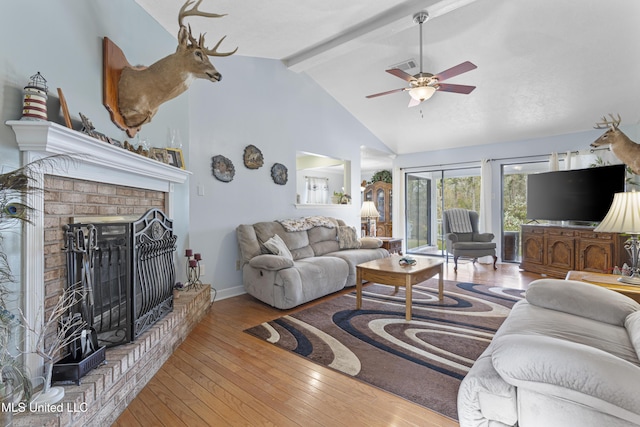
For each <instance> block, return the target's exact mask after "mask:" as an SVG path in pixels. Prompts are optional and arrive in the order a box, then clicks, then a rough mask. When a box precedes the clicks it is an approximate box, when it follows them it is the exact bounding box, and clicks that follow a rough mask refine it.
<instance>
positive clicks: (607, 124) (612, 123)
mask: <svg viewBox="0 0 640 427" xmlns="http://www.w3.org/2000/svg"><path fill="white" fill-rule="evenodd" d="M609 117H611V120H607V118H606V117H605V116H602V121H601V122H599V123H596V126H594V127H593V128H594V129H607V128H611V129H618V126H620V122H621V121H622V119H621V118H620V114H618V118H617V119H616V118H615V117H613V114H609Z"/></svg>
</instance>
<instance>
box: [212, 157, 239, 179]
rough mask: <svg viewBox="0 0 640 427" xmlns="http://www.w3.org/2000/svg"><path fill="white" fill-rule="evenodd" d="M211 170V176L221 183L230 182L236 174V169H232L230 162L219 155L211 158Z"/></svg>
mask: <svg viewBox="0 0 640 427" xmlns="http://www.w3.org/2000/svg"><path fill="white" fill-rule="evenodd" d="M211 169H213V176H215V177H216V179H218V180H219V181H222V182H230V181H231V180H233V176H234V175H235V174H236V168H234V167H233V163H232V162H231V160H229V159H227V158H226V157H224V156H220V155H218V156H213V157H212V158H211Z"/></svg>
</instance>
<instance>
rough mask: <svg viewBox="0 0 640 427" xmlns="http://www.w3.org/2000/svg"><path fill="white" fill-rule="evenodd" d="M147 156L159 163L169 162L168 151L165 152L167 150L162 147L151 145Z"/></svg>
mask: <svg viewBox="0 0 640 427" xmlns="http://www.w3.org/2000/svg"><path fill="white" fill-rule="evenodd" d="M149 157H150V158H152V159H153V160H157V161H159V162H161V163H167V164H168V163H169V153H167V150H166V149H164V148H158V147H151V149H150V150H149Z"/></svg>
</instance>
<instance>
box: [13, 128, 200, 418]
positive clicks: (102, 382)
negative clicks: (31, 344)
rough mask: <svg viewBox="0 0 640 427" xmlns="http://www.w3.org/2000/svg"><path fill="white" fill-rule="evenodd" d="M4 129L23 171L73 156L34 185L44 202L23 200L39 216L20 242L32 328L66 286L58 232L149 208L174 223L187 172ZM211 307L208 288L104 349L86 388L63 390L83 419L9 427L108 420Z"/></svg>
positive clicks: (103, 147) (64, 137) (62, 132)
mask: <svg viewBox="0 0 640 427" xmlns="http://www.w3.org/2000/svg"><path fill="white" fill-rule="evenodd" d="M7 124H8V125H9V126H11V127H12V128H13V130H14V132H15V134H16V139H17V142H18V146H19V148H20V150H21V151H22V152H23V163H25V164H26V163H29V162H31V161H34V160H37V159H40V158H44V157H48V156H51V155H57V154H66V155H69V156H72V160H71V161H62V162H61V163H60V164H59V166H58V167H53V168H50V169H48V170H46V171H43V172H42V175H41V176H40V177H39V179H38V180H37V181H38V183H39V185H41V189H42V190H43V191H42V193H41V194H43V195H44V197H42V196H37V195H35V196H32V197H31V198H30V199H29V200H27V203H28V204H29V205H30V206H32V207H33V208H35V212H36V215H34V217H33V218H32V220H33V223H32V224H30V225H28V226H27V227H26V229H25V232H24V235H23V240H24V243H23V256H22V259H23V274H22V287H23V289H24V290H25V294H24V295H25V301H24V304H23V311H24V313H25V316H26V318H27V319H28V320H29V321H32V322H35V320H34V319H36V318H38V313H39V312H41V311H42V310H43V308H44V310H46V309H47V308H49V307H51V306H52V305H53V304H54V303H55V301H56V300H57V298H58V296H59V295H60V293H61V292H62V290H63V288H64V286H65V285H66V279H65V275H66V263H65V254H64V252H63V250H62V249H63V245H64V232H63V229H62V226H63V225H64V224H67V223H69V222H70V218H72V217H77V216H82V217H91V216H112V215H117V216H131V215H139V216H141V215H142V214H144V213H145V212H147V211H148V210H149V209H152V208H159V209H162V210H164V211H165V212H166V213H167V214H168V215H169V216H170V217H171V216H172V214H173V209H174V206H173V188H174V185H175V184H182V183H184V182H185V181H186V180H187V178H188V176H189V174H190V173H189V172H188V171H185V170H181V169H178V168H175V167H173V166H170V165H166V164H163V163H160V162H157V161H155V160H152V159H148V158H146V157H142V156H139V155H137V154H135V153H131V152H129V151H126V150H123V149H121V148H118V147H114V146H112V145H109V144H107V143H105V142H102V141H99V140H97V139H94V138H91V137H89V136H87V135H84V134H82V133H80V132H77V131H73V130H71V129H68V128H66V127H64V126H60V125H58V124H56V123H51V122H41V121H9V122H7ZM185 294H186V293H185ZM209 304H210V293H209V288H208V287H205V289H204V290H203V291H200V292H197V293H196V292H193V295H185V296H184V297H182V298H181V299H180V300H178V301H177V302H176V304H175V307H174V311H173V312H172V313H170V314H169V315H167V316H166V318H164V319H162V320H161V321H160V322H158V323H157V324H156V325H155V326H154V327H153V328H151V329H150V330H149V331H147V332H145V333H144V334H143V335H141V337H140V339H139V340H137V341H136V342H134V343H132V344H126V345H122V346H120V347H116V348H114V349H112V350H108V352H107V361H108V363H107V365H106V366H105V367H99V368H97V369H95V373H94V371H92V372H90V373H89V375H87V377H88V378H87V383H88V384H87V385H86V386H84V387H83V386H82V385H81V386H79V389H75V390H71V391H69V390H67V391H66V394H67V395H68V396H67V397H65V400H67V399H72V401H73V402H76V403H78V402H79V403H84V404H87V405H89V406H87V408H88V410H87V411H86V412H85V413H81V414H58V415H57V416H51V414H40V415H33V414H32V415H29V416H22V415H21V416H19V417H16V419H15V420H14V421H15V422H14V425H34V424H33V422H36V424H38V425H45V424H46V425H83V424H86V423H87V422H91V423H93V421H100V422H101V423H102V421H104V420H111V421H113V420H114V419H115V418H113V417H114V416H117V414H119V413H120V412H121V411H122V410H123V409H124V407H126V404H127V403H128V401H130V400H131V399H132V398H133V397H134V396H135V394H137V392H138V391H139V390H140V389H141V388H142V387H143V386H144V384H146V381H148V380H149V379H150V378H151V377H152V376H153V374H154V373H155V372H156V371H157V369H158V368H159V367H160V365H161V364H162V362H163V361H164V360H166V359H167V358H168V357H169V355H170V354H171V353H172V351H173V350H174V349H175V347H176V346H177V345H178V344H179V343H180V342H181V341H182V339H184V337H186V335H187V334H188V332H189V331H190V329H191V328H192V327H193V326H194V325H195V324H196V323H197V322H198V321H199V320H200V319H201V318H202V316H203V315H204V313H205V312H206V310H207V308H208V307H209ZM39 318H42V316H41V315H40V317H39ZM25 362H26V364H27V366H28V367H29V368H30V370H31V371H32V372H39V370H41V367H42V360H41V359H40V357H38V356H35V355H31V356H29V357H27V359H26V360H25ZM76 387H77V386H76ZM66 389H71V388H70V387H66ZM33 417H36V419H37V420H38V421H34V418H33Z"/></svg>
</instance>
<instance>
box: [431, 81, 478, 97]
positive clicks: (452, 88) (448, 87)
mask: <svg viewBox="0 0 640 427" xmlns="http://www.w3.org/2000/svg"><path fill="white" fill-rule="evenodd" d="M475 88H476V87H475V86H467V85H452V84H449V83H438V90H439V91H442V92H453V93H462V94H464V95H469V94H470V93H471V92H473V90H474V89H475Z"/></svg>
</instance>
